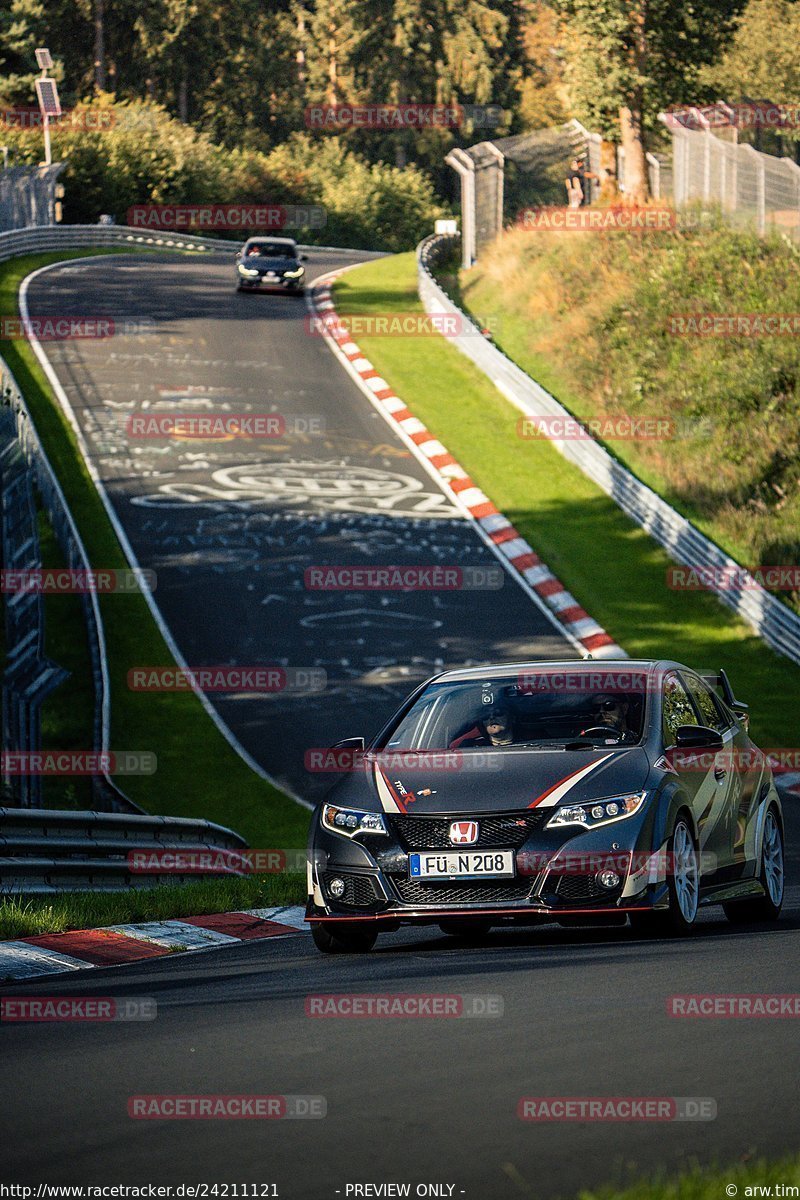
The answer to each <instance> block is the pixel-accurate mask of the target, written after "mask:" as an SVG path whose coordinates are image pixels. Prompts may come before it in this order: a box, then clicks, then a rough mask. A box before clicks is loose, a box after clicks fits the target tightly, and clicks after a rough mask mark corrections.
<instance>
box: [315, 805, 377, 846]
mask: <svg viewBox="0 0 800 1200" xmlns="http://www.w3.org/2000/svg"><path fill="white" fill-rule="evenodd" d="M322 824H323V825H324V826H325V828H326V829H331V830H333V832H334V833H342V834H344V836H345V837H350V838H351V837H355V836H356V834H357V833H382V834H386V833H387V829H386V825H385V824H384V820H383V817H382V816H381V814H380V813H374V812H360V811H359V810H358V809H356V808H337V807H336V805H335V804H323V806H322Z"/></svg>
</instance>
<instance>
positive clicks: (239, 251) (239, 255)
mask: <svg viewBox="0 0 800 1200" xmlns="http://www.w3.org/2000/svg"><path fill="white" fill-rule="evenodd" d="M241 257H242V252H241V250H237V251H236V253H235V254H234V256H233V261H234V262H238V261H239V259H240V258H241Z"/></svg>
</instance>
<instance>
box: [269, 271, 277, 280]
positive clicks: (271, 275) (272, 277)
mask: <svg viewBox="0 0 800 1200" xmlns="http://www.w3.org/2000/svg"><path fill="white" fill-rule="evenodd" d="M277 278H278V276H277V275H276V274H275V272H274V271H267V279H277Z"/></svg>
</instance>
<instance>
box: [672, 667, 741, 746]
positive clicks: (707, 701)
mask: <svg viewBox="0 0 800 1200" xmlns="http://www.w3.org/2000/svg"><path fill="white" fill-rule="evenodd" d="M682 679H683V682H684V683H685V684H686V686H687V688H688V689H689V692H690V694H691V697H692V699H693V700H694V702H695V704H696V705H697V708H698V710H699V712H700V716H701V719H702V722H703V724H704V725H707V726H708V727H709V729H716V730H717V732H718V733H724V732H725V730H726V729H727V728H728V727H729V725H730V721H729V720H728V718H727V717H725V716H723V713H722V710H721V708H720V706H719V705H718V703H717V701H716V699H715V697H714V696H713V695H712V693H711V692H710V691H709V689H708V688H707V687H706V685H705V684H704V683H703V681H702V679H699V678H698V677H697V675H683V676H682Z"/></svg>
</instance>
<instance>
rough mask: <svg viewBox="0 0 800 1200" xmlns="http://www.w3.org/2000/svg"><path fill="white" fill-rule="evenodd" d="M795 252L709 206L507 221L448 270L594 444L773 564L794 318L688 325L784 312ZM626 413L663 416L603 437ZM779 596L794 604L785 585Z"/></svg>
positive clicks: (799, 529) (757, 561) (798, 492)
mask: <svg viewBox="0 0 800 1200" xmlns="http://www.w3.org/2000/svg"><path fill="white" fill-rule="evenodd" d="M798 266H800V251H799V250H798V249H797V248H796V247H791V246H790V245H787V243H786V242H785V241H783V240H782V239H781V238H780V237H778V236H772V237H769V238H766V239H761V238H759V237H758V236H757V235H756V234H755V233H753V232H747V231H743V230H732V229H731V228H730V227H729V226H728V225H727V224H726V223H725V222H723V221H722V220H721V219H718V218H715V217H713V216H709V217H708V218H707V220H706V222H705V223H704V225H703V226H702V228H700V229H698V230H688V231H672V232H665V233H657V234H649V235H637V236H634V237H630V236H627V235H626V234H621V235H620V234H593V233H580V234H578V235H570V234H558V233H547V232H545V233H541V232H536V233H531V232H528V231H525V230H512V231H509V232H508V233H507V234H506V235H504V236H503V237H502V238H500V239H499V240H498V241H496V242H495V243H494V244H493V245H492V246H491V247H489V248H488V250H487V252H486V253H485V254H484V255H482V256H481V262H480V263H479V264H478V265H477V266H476V267H474V268H473V269H472V270H470V271H462V272H461V274H460V276H459V287H460V302H461V303H462V305H463V306H464V307H466V308H467V309H470V310H472V311H474V312H475V313H480V314H482V317H483V319H484V320H486V319H487V314H491V317H490V318H488V319H491V320H493V322H494V327H495V341H496V343H497V345H498V346H500V348H501V349H502V350H504V351H505V353H506V354H508V356H509V357H510V358H512V359H513V360H514V361H515V362H516V363H518V364H519V366H521V367H522V369H523V370H524V371H527V372H528V374H529V375H531V376H533V378H534V379H536V380H537V381H538V382H539V383H541V384H542V386H543V387H545V388H547V390H548V391H549V392H551V393H552V394H553V395H554V396H556V397H557V398H558V399H559V400H560V401H561V403H562V404H564V406H565V407H566V408H568V409H569V410H570V411H571V412H572V413H574V414H575V415H576V416H577V417H578V418H579V419H580V420H582V421H588V420H591V419H596V420H599V422H600V424H599V429H600V430H603V428H605V429H607V430H609V431H610V434H609V436H610V438H611V440H610V441H609V442H608V444H607V449H608V450H609V451H610V452H611V453H612V454H613V455H614V456H615V457H616V458H618V459H619V460H620V461H622V462H624V463H625V464H626V466H628V467H629V469H631V470H632V471H634V472H635V474H636V475H638V476H639V478H640V479H642V480H643V481H644V482H645V483H646V484H648V486H650V487H651V488H653V490H654V491H656V492H658V494H659V495H660V496H663V497H664V498H665V499H666V500H667V501H669V503H670V504H671V505H672V506H673V507H674V508H676V509H678V511H679V512H681V513H683V514H684V515H685V516H686V517H688V518H689V519H690V520H691V521H692V522H693V523H694V524H695V525H696V526H697V527H698V528H699V529H701V530H702V531H703V533H705V534H706V536H707V537H709V538H711V539H712V540H713V541H714V542H716V543H717V544H718V545H719V546H721V547H722V549H724V550H725V551H726V552H727V553H728V554H730V555H731V556H732V557H733V558H735V559H736V561H737V562H740V563H742V565H744V566H746V567H749V568H751V569H752V568H755V567H758V566H761V565H778V566H781V565H784V564H794V563H797V562H798V558H799V556H800V343H799V342H798V337H797V328H796V327H795V326H794V325H793V324H792V322H791V321H788V322H786V323H785V328H784V330H783V333H782V334H781V333H780V332H777V333H772V334H769V333H764V332H763V331H762V332H761V333H759V332H755V333H753V334H752V335H750V336H741V335H740V336H733V335H732V333H731V332H730V331H729V332H726V333H725V334H724V335H714V334H703V335H699V334H697V333H696V332H695V333H693V332H692V331H693V330H696V329H697V328H698V325H697V318H698V316H701V315H703V314H720V316H721V317H725V316H726V315H729V314H733V315H738V316H742V315H744V317H745V318H746V316H747V314H750V315H751V316H752V317H753V318H754V319H755V318H760V317H763V316H765V315H768V314H771V313H775V311H776V310H778V311H779V312H781V313H794V312H797V311H799V310H800V272H799V271H798ZM454 294H456V293H454ZM720 327H721V328H726V325H725V324H724V323H723V324H721V326H720ZM737 328H739V329H748V328H751V326H750V324H749V323H748V320H747V319H745V320H744V321H742V322H739V321H736V322H735V323H734V324H732V326H731V330H733V331H735V330H736V329H737ZM752 328H754V329H755V330H758V329H759V328H760V326H759V324H758V323H757V322H755V323H754V324H753V325H752ZM787 333H788V334H790V335H791V336H786V335H787ZM627 417H631V418H634V419H639V420H647V419H649V420H651V421H653V422H655V421H661V422H665V423H668V424H669V425H671V427H672V428H671V429H670V431H669V434H668V435H667V436H664V435H663V434H661V433H660V434H659V435H658V436H656V437H654V436H652V435H651V436H649V437H648V436H645V437H641V438H639V439H629V440H626V439H625V438H624V437H623V438H614V433H613V430H614V422H615V421H616V420H618V419H619V418H627ZM601 436H602V435H601ZM781 598H782V599H783V600H784V601H785V602H786V603H788V604H792V603H794V605H795V607H797V608H798V610H800V589H798V590H796V591H795V592H794V594H792V593H791V592H789V593H784V594H783V596H782V597H781Z"/></svg>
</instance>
